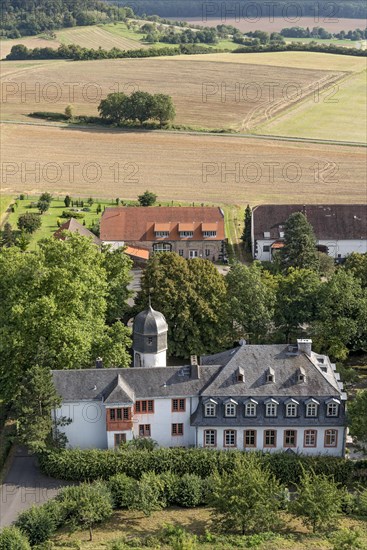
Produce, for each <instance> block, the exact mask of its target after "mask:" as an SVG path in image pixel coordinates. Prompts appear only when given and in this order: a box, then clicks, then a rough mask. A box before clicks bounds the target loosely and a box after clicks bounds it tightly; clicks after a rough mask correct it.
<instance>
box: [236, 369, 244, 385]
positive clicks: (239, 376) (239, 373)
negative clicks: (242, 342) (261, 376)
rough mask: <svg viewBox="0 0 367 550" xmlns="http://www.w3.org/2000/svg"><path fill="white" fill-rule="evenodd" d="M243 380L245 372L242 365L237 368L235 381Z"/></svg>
mask: <svg viewBox="0 0 367 550" xmlns="http://www.w3.org/2000/svg"><path fill="white" fill-rule="evenodd" d="M244 381H245V372H244V370H243V368H242V367H238V369H237V382H244Z"/></svg>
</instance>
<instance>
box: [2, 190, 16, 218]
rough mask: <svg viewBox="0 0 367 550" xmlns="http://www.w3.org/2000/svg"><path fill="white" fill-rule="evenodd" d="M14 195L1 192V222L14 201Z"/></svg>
mask: <svg viewBox="0 0 367 550" xmlns="http://www.w3.org/2000/svg"><path fill="white" fill-rule="evenodd" d="M13 200H14V199H13V197H12V196H11V195H2V194H0V224H1V221H2V218H3V215H4V214H5V213H6V211H7V209H8V208H9V205H10V204H11V203H12V201H13Z"/></svg>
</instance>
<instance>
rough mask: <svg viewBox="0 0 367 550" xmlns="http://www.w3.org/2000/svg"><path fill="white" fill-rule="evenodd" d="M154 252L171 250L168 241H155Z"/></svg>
mask: <svg viewBox="0 0 367 550" xmlns="http://www.w3.org/2000/svg"><path fill="white" fill-rule="evenodd" d="M153 251H154V252H171V245H170V244H169V243H155V244H153Z"/></svg>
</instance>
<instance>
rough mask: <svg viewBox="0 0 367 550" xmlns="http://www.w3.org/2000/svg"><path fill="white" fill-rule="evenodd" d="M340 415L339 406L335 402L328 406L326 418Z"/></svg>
mask: <svg viewBox="0 0 367 550" xmlns="http://www.w3.org/2000/svg"><path fill="white" fill-rule="evenodd" d="M338 415H339V404H338V403H336V402H335V401H331V402H330V403H328V404H327V405H326V416H338Z"/></svg>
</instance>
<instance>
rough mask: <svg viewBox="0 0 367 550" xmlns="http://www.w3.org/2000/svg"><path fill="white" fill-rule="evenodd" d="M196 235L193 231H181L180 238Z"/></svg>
mask: <svg viewBox="0 0 367 550" xmlns="http://www.w3.org/2000/svg"><path fill="white" fill-rule="evenodd" d="M193 236H194V232H193V231H180V238H181V239H187V238H191V237H193Z"/></svg>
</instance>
